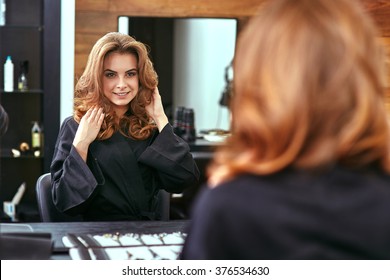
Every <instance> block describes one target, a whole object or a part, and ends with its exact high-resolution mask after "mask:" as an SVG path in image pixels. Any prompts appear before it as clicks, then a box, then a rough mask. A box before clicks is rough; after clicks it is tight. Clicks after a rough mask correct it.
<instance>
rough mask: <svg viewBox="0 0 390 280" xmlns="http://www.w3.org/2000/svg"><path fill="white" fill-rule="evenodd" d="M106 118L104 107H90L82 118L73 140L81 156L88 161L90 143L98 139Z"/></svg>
mask: <svg viewBox="0 0 390 280" xmlns="http://www.w3.org/2000/svg"><path fill="white" fill-rule="evenodd" d="M103 120H104V113H103V108H96V107H93V108H90V109H89V110H88V111H87V113H86V114H85V115H84V116H83V117H82V118H81V120H80V124H79V127H78V128H77V131H76V135H75V137H74V140H73V146H74V147H75V148H76V150H77V152H78V153H79V154H80V156H81V157H82V158H83V159H84V161H87V154H88V148H89V145H90V144H91V143H92V142H93V141H94V140H95V139H96V137H97V135H98V133H99V131H100V127H101V126H102V123H103Z"/></svg>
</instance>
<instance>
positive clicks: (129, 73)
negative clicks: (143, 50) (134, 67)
mask: <svg viewBox="0 0 390 280" xmlns="http://www.w3.org/2000/svg"><path fill="white" fill-rule="evenodd" d="M126 75H127V76H128V77H134V76H137V71H129V72H127V73H126Z"/></svg>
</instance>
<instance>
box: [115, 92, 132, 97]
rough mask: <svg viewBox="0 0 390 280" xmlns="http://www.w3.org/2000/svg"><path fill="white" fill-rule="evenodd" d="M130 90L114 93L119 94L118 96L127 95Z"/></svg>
mask: <svg viewBox="0 0 390 280" xmlns="http://www.w3.org/2000/svg"><path fill="white" fill-rule="evenodd" d="M129 92H130V91H125V92H113V94H115V95H118V96H125V95H126V94H128V93H129Z"/></svg>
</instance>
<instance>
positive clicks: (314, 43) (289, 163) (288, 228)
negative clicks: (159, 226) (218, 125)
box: [182, 0, 390, 259]
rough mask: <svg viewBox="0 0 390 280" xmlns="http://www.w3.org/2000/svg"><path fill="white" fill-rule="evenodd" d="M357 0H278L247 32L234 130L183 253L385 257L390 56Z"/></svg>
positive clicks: (389, 240) (389, 200)
mask: <svg viewBox="0 0 390 280" xmlns="http://www.w3.org/2000/svg"><path fill="white" fill-rule="evenodd" d="M377 43H378V41H377V40H376V31H375V28H374V26H373V24H372V22H371V20H370V19H369V18H368V16H367V15H366V14H365V13H364V11H363V9H362V7H360V6H359V1H350V0H338V1H330V0H272V1H268V4H266V5H265V6H263V7H262V10H261V12H260V14H259V15H258V16H256V17H254V18H253V19H251V20H250V22H249V23H248V25H247V26H246V27H245V29H244V31H243V32H242V34H241V35H240V37H239V41H238V46H237V52H236V57H235V59H234V77H235V78H234V97H233V100H232V104H231V108H232V116H233V118H232V132H233V133H232V136H231V138H230V139H229V140H228V141H227V144H226V146H225V147H221V148H220V149H219V151H218V152H217V154H216V156H215V158H214V161H213V164H212V165H211V166H210V169H209V178H208V188H207V189H206V190H205V191H204V192H203V193H202V194H201V195H200V197H199V198H198V200H197V203H196V205H195V207H194V209H193V220H192V224H191V227H190V230H189V233H188V237H187V239H186V243H185V245H184V248H183V252H182V258H183V259H389V258H390V176H389V171H390V164H389V163H390V161H389V155H390V153H389V152H390V150H389V144H390V138H389V135H390V133H389V125H388V115H387V112H386V110H385V104H384V85H385V77H386V76H385V74H386V73H385V65H384V63H385V58H384V55H383V50H382V49H381V48H380V47H379V46H378V45H377Z"/></svg>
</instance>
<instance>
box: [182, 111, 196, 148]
mask: <svg viewBox="0 0 390 280" xmlns="http://www.w3.org/2000/svg"><path fill="white" fill-rule="evenodd" d="M184 127H185V131H184V134H183V135H182V138H183V139H184V140H185V141H186V142H189V143H190V142H194V141H195V139H196V133H195V116H194V110H193V109H191V108H185V109H184Z"/></svg>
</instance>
